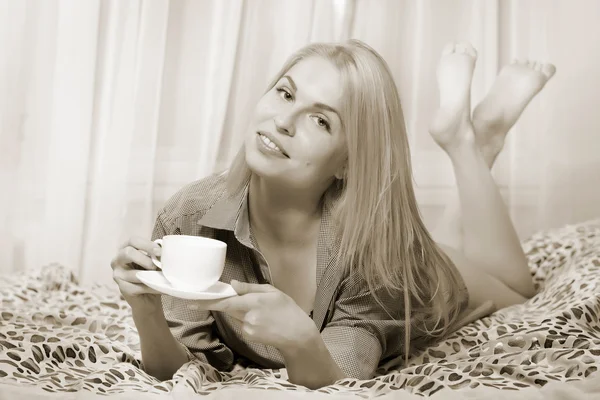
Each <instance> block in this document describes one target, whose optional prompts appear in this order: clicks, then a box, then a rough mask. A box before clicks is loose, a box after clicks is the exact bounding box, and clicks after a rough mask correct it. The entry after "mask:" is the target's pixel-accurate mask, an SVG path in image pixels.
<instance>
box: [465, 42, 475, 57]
mask: <svg viewBox="0 0 600 400" xmlns="http://www.w3.org/2000/svg"><path fill="white" fill-rule="evenodd" d="M465 51H466V53H467V54H468V55H470V56H471V57H477V50H476V49H475V47H473V45H472V44H471V43H465Z"/></svg>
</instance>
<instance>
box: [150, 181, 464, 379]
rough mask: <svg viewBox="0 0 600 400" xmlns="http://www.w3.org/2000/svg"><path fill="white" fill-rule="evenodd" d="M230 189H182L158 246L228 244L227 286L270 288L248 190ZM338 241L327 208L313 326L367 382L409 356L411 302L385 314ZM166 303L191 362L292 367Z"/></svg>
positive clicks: (399, 300) (228, 324)
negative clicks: (170, 240) (178, 241)
mask: <svg viewBox="0 0 600 400" xmlns="http://www.w3.org/2000/svg"><path fill="white" fill-rule="evenodd" d="M226 186H227V185H226V175H225V174H219V175H212V176H210V177H207V178H205V179H202V180H199V181H196V182H193V183H191V184H189V185H187V186H185V187H184V188H182V189H181V190H180V191H179V192H178V193H176V194H175V195H174V196H173V197H172V198H171V199H170V200H169V201H168V202H167V204H166V205H165V207H164V208H163V209H162V210H161V211H160V212H159V214H158V217H157V220H156V224H155V227H154V232H153V235H152V239H153V240H154V239H156V238H161V237H163V236H165V235H194V236H204V237H209V238H214V239H217V240H221V241H223V242H225V243H226V244H227V254H226V260H225V267H224V271H223V274H222V276H221V278H220V280H221V281H222V282H225V283H229V282H230V281H231V280H233V279H236V280H238V281H241V282H249V283H270V282H269V276H270V274H269V270H268V265H267V262H266V260H264V258H263V257H262V255H261V254H260V252H259V251H258V250H257V246H256V245H255V243H256V242H255V240H254V237H253V236H252V232H251V229H250V223H249V214H248V201H247V199H248V185H245V186H244V187H243V188H241V189H240V190H239V191H238V192H237V193H228V190H227V187H226ZM337 237H338V235H336V233H335V229H334V224H333V219H332V213H331V205H330V204H327V202H325V203H324V204H323V208H322V217H321V226H320V231H319V235H318V241H317V290H316V295H315V300H314V308H313V313H312V315H311V318H312V319H313V321H314V323H315V325H316V326H317V328H318V329H319V330H320V332H321V337H322V339H323V341H324V342H325V345H326V347H327V349H328V350H329V353H330V354H331V356H332V358H333V359H334V360H335V362H336V363H337V365H338V366H339V367H340V368H341V370H342V371H343V372H344V373H345V374H346V375H347V376H348V377H353V378H358V379H368V378H370V377H371V376H372V375H373V373H374V371H375V370H376V368H377V367H378V365H379V364H380V361H386V360H390V359H393V358H397V357H399V356H400V355H402V354H403V347H404V324H405V321H404V296H403V295H402V293H396V294H394V295H393V296H392V295H391V294H388V293H387V292H386V291H382V293H378V296H379V298H380V301H381V302H382V303H383V305H384V306H385V309H384V308H382V307H381V306H380V305H379V304H378V302H377V301H375V299H374V298H373V296H372V294H371V292H370V291H369V289H368V287H367V285H366V284H365V282H364V280H361V279H358V278H357V277H356V274H350V273H348V271H347V269H345V268H342V266H341V265H338V264H339V263H338V262H337V258H336V257H335V256H336V255H337V252H338V250H339V242H338V240H337V239H336V238H337ZM461 293H465V305H466V302H468V295H467V292H466V288H465V290H464V291H461ZM162 303H163V310H164V314H165V317H166V320H167V322H168V325H169V327H170V330H171V332H172V334H173V336H174V337H175V338H176V339H177V340H178V341H179V342H180V343H182V344H183V345H184V346H185V347H186V349H187V351H188V356H189V357H197V358H199V359H201V360H203V361H205V362H208V363H210V364H211V365H213V366H214V367H216V368H217V369H221V370H230V369H231V368H232V367H233V365H234V364H235V362H236V359H237V358H238V357H241V358H243V359H247V360H249V361H250V362H252V363H255V364H257V365H259V366H261V367H263V368H284V367H285V365H284V363H283V357H282V356H281V354H280V353H279V351H278V350H277V349H275V348H274V347H271V346H268V345H264V344H260V343H255V342H249V341H247V340H245V339H244V337H243V334H242V329H241V323H240V322H239V321H237V320H236V319H234V318H233V317H230V316H228V315H227V314H225V313H222V312H213V311H210V312H209V311H193V310H189V309H188V308H187V304H188V303H189V300H183V299H179V298H175V297H171V296H167V295H163V296H162ZM411 322H413V321H412V319H411ZM282 323H285V322H284V321H282ZM411 331H412V332H415V331H416V329H415V330H411ZM412 336H413V337H412V338H411V342H412V341H415V342H418V341H419V337H417V336H416V335H412ZM420 339H425V338H422V337H421V338H420Z"/></svg>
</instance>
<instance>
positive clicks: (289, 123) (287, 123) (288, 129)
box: [275, 115, 296, 136]
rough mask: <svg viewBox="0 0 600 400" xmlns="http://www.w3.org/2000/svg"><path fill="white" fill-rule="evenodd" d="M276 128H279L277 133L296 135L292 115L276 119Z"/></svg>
mask: <svg viewBox="0 0 600 400" xmlns="http://www.w3.org/2000/svg"><path fill="white" fill-rule="evenodd" d="M275 127H276V128H277V132H279V133H281V134H282V135H287V136H294V135H295V133H296V130H295V128H294V122H293V118H292V116H291V115H282V116H278V117H275Z"/></svg>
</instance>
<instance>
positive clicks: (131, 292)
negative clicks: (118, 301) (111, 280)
mask: <svg viewBox="0 0 600 400" xmlns="http://www.w3.org/2000/svg"><path fill="white" fill-rule="evenodd" d="M115 281H116V282H117V285H119V290H120V291H121V293H122V294H124V295H127V296H140V295H142V294H161V293H160V292H157V291H156V290H154V289H152V288H151V287H148V286H146V285H144V284H143V283H132V282H127V281H124V280H122V279H116V280H115Z"/></svg>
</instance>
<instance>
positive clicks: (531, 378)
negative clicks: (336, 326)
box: [0, 220, 600, 400]
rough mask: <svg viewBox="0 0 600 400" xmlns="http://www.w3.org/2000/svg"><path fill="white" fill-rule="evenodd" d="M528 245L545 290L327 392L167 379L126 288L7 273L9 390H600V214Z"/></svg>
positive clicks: (255, 379)
mask: <svg viewBox="0 0 600 400" xmlns="http://www.w3.org/2000/svg"><path fill="white" fill-rule="evenodd" d="M523 246H524V249H525V251H526V254H527V256H528V259H529V266H530V269H531V274H532V277H533V279H534V283H535V286H536V289H537V291H538V294H537V295H536V296H535V297H534V298H532V299H530V300H529V301H527V302H526V303H525V304H522V305H515V306H512V307H509V308H505V309H502V310H499V311H497V312H495V313H494V314H492V315H491V316H489V317H486V318H483V319H480V320H477V321H475V322H473V323H471V324H468V325H466V326H464V327H463V328H461V329H460V330H459V331H457V332H456V333H454V334H453V335H452V336H451V337H449V338H448V339H447V340H444V341H443V342H440V343H437V344H436V345H435V346H433V347H430V348H428V349H426V350H425V351H422V352H420V353H417V354H414V355H413V356H412V357H411V359H410V362H409V365H407V366H405V367H403V368H401V369H400V370H395V369H391V370H385V369H381V370H380V371H379V372H378V376H377V377H376V378H374V379H371V380H366V381H358V380H353V379H345V380H342V381H339V382H337V383H336V384H334V385H332V386H328V387H326V388H323V389H320V390H317V391H311V390H308V389H306V388H303V387H299V386H295V385H293V384H290V383H289V382H288V381H287V380H286V373H285V370H260V369H256V368H252V367H242V366H238V367H236V368H235V369H234V370H233V371H232V372H229V373H223V372H219V371H217V370H215V369H213V368H212V367H210V366H208V365H205V364H202V363H201V362H199V361H192V362H189V363H187V364H185V365H184V366H182V367H181V368H180V370H179V371H178V372H177V373H176V374H175V375H174V377H173V379H171V380H168V381H164V382H160V381H158V380H156V379H154V378H153V377H151V376H149V375H148V374H146V373H145V372H144V371H143V370H142V369H141V357H140V351H139V338H138V336H137V333H136V330H135V326H134V324H133V320H132V318H131V316H130V310H129V307H128V305H127V303H126V302H125V301H124V300H123V299H121V298H120V296H119V294H118V292H117V291H116V286H115V287H104V286H95V287H93V288H86V287H82V286H81V285H79V284H78V283H77V282H76V280H75V279H73V276H72V275H71V274H70V273H69V272H68V271H67V269H66V268H64V267H62V266H60V265H55V264H54V265H48V266H46V267H44V268H42V269H41V270H39V271H37V272H35V273H29V274H23V275H20V276H3V277H1V279H0V280H1V283H0V398H2V396H5V397H4V398H16V397H19V398H20V399H23V398H46V397H47V398H55V397H56V398H61V399H62V398H66V399H69V398H73V399H75V398H77V399H79V398H95V397H105V396H106V395H107V394H110V395H113V396H115V397H116V398H136V399H138V398H146V397H148V398H162V397H164V398H188V397H187V396H192V397H204V396H207V397H208V398H213V397H214V398H245V399H247V398H257V399H258V398H260V399H261V400H265V399H270V398H277V399H279V398H311V399H312V398H314V399H320V398H323V399H337V398H340V399H347V398H352V397H355V398H373V397H378V398H382V399H386V398H394V399H396V398H398V399H404V398H406V399H412V398H420V397H421V396H432V398H434V399H436V398H440V399H442V398H443V399H455V398H456V399H459V398H460V399H462V398H476V397H475V396H477V398H479V396H480V395H479V393H484V394H482V396H484V395H485V396H486V397H485V398H487V399H496V398H497V399H504V398H507V399H515V398H540V399H541V398H544V399H546V400H548V399H553V398H556V399H565V398H573V399H582V398H599V399H600V373H599V372H598V371H597V370H598V367H599V366H600V322H599V317H598V315H599V314H600V220H595V221H589V222H586V223H581V224H577V225H569V226H565V227H562V228H560V229H554V230H548V231H543V232H538V233H536V234H535V235H533V236H532V237H530V238H529V239H527V240H526V241H524V242H523ZM523 396H525V397H523ZM537 396H539V397H537ZM586 396H588V397H586Z"/></svg>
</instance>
